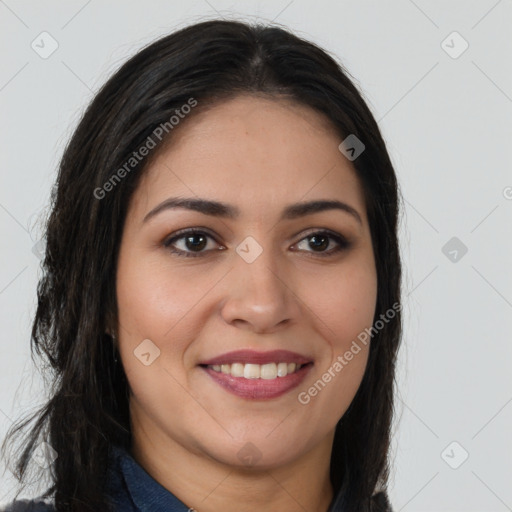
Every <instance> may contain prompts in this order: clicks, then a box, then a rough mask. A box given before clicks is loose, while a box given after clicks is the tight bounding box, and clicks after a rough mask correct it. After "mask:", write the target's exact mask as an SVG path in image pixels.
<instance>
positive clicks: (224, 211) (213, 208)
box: [143, 197, 363, 224]
mask: <svg viewBox="0 0 512 512" xmlns="http://www.w3.org/2000/svg"><path fill="white" fill-rule="evenodd" d="M177 208H183V209H186V210H193V211H196V212H199V213H203V214H205V215H211V216H214V217H221V218H225V219H236V218H238V217H240V209H239V208H237V207H236V206H232V205H229V204H226V203H221V202H219V201H213V200H209V199H198V198H181V197H170V198H168V199H166V200H165V201H163V202H162V203H160V204H159V205H157V206H155V208H153V209H152V210H151V211H150V212H149V213H147V214H146V216H145V217H144V220H143V222H147V221H148V220H149V219H151V218H153V217H155V216H156V215H158V214H159V213H161V212H163V211H165V210H173V209H177ZM327 210H341V211H343V212H345V213H348V214H350V215H351V216H352V217H354V218H355V219H356V220H357V221H358V222H359V223H360V224H362V223H363V221H362V220H361V216H360V215H359V213H358V212H357V210H356V209H355V208H353V207H352V206H350V205H348V204H346V203H344V202H342V201H338V200H336V199H329V200H326V199H319V200H316V201H309V202H304V203H295V204H291V205H289V206H287V207H286V208H284V210H283V211H282V213H281V220H293V219H297V218H299V217H304V216H306V215H312V214H314V213H318V212H323V211H327Z"/></svg>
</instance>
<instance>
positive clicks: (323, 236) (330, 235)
mask: <svg viewBox="0 0 512 512" xmlns="http://www.w3.org/2000/svg"><path fill="white" fill-rule="evenodd" d="M332 242H334V247H332V246H331V243H332ZM301 244H302V245H303V246H305V247H306V248H307V247H309V248H311V249H313V250H312V251H308V250H307V249H305V250H306V252H313V253H316V255H318V256H320V257H327V256H332V255H333V254H336V253H338V252H340V251H342V250H344V249H348V248H349V247H350V243H349V242H348V241H347V239H346V238H345V237H343V236H342V235H339V234H337V233H334V232H332V231H329V230H323V231H315V232H313V233H310V234H309V235H307V236H306V237H305V238H303V239H302V240H301V241H300V242H299V243H298V244H296V245H297V247H299V246H300V245H301ZM330 246H331V249H329V250H326V249H327V248H329V247H330Z"/></svg>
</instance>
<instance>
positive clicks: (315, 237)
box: [163, 228, 350, 258]
mask: <svg viewBox="0 0 512 512" xmlns="http://www.w3.org/2000/svg"><path fill="white" fill-rule="evenodd" d="M209 240H213V241H214V242H215V239H214V237H213V236H212V235H210V234H208V233H206V232H205V231H200V230H198V229H197V228H194V229H184V230H181V231H178V232H177V233H174V234H173V235H172V236H171V237H170V238H168V239H167V240H165V242H164V243H163V245H164V247H166V248H167V249H169V250H170V251H171V252H172V253H173V254H176V255H177V256H185V257H187V258H190V257H192V258H194V257H199V256H203V255H204V253H206V252H210V251H211V250H213V249H211V248H210V249H209V250H208V249H206V248H207V247H208V241H209ZM215 243H216V242H215ZM178 244H181V247H178ZM301 244H302V245H303V246H305V247H306V248H305V249H301V248H300V245H301ZM332 245H334V247H332ZM221 247H222V246H221ZM296 247H298V248H299V250H303V251H305V252H312V253H316V254H315V255H317V256H320V257H327V256H332V255H333V254H336V253H338V252H340V251H342V250H344V249H348V248H349V247H350V243H349V242H348V241H347V240H346V239H345V238H344V237H343V236H342V235H340V234H338V233H334V232H332V231H329V230H321V231H314V232H312V233H310V234H308V235H307V236H306V237H304V238H302V240H300V241H299V242H298V243H297V244H296ZM308 247H309V248H311V249H312V251H309V250H308V249H307V248H308ZM329 247H331V248H330V249H329ZM205 249H206V250H205ZM224 249H225V247H224ZM327 249H328V250H327Z"/></svg>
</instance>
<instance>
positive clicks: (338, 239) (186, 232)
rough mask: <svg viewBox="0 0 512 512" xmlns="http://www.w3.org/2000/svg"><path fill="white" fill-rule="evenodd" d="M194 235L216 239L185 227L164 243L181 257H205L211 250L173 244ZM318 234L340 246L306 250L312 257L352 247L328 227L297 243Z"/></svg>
mask: <svg viewBox="0 0 512 512" xmlns="http://www.w3.org/2000/svg"><path fill="white" fill-rule="evenodd" d="M193 235H205V236H206V237H208V238H211V239H213V240H215V239H214V237H213V236H212V235H210V234H208V233H206V232H205V231H199V230H198V229H196V228H192V229H184V230H181V231H177V232H176V233H174V234H173V235H172V237H171V238H167V239H166V240H165V241H164V242H163V245H164V247H166V248H167V249H168V250H169V251H170V252H171V253H173V254H176V255H177V256H180V257H185V258H199V257H203V256H204V254H205V253H208V252H209V251H200V252H195V253H194V252H187V251H183V250H181V249H176V248H175V247H173V245H172V244H173V243H175V242H176V241H178V240H181V239H183V238H186V237H187V236H193ZM318 235H326V236H327V237H328V238H329V239H332V240H334V241H335V242H336V243H337V244H338V247H337V248H335V249H331V250H329V251H324V252H314V251H306V252H312V253H313V256H312V257H316V256H318V257H320V258H328V257H330V256H334V255H335V254H338V253H339V252H341V251H343V250H346V249H348V248H349V247H350V245H351V244H350V243H349V242H348V241H347V239H346V238H345V237H343V236H341V235H339V234H336V233H334V232H332V231H330V230H327V229H323V230H319V231H313V232H311V233H308V234H307V235H306V236H305V237H303V238H301V239H300V240H299V242H297V243H300V242H302V241H303V240H306V239H308V238H312V237H313V236H318Z"/></svg>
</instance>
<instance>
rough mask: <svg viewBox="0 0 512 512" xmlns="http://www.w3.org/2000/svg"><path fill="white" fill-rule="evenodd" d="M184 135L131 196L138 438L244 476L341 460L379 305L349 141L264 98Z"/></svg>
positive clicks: (126, 304)
mask: <svg viewBox="0 0 512 512" xmlns="http://www.w3.org/2000/svg"><path fill="white" fill-rule="evenodd" d="M179 128H180V130H179V131H176V132H175V133H174V134H173V137H174V138H173V140H172V141H171V143H170V144H169V145H168V146H167V147H166V148H165V149H164V150H163V151H161V152H160V154H159V155H158V156H157V157H156V158H155V159H154V160H153V161H152V163H151V164H150V166H149V167H148V168H147V170H146V171H145V174H144V176H143V177H142V179H141V182H140V184H139V186H138V188H137V189H136V191H135V192H134V194H133V196H132V200H131V203H130V206H129V211H128V213H127V217H126V222H125V227H124V232H123V236H122V241H121V249H120V255H119V261H118V269H117V300H118V337H119V346H120V354H121V359H122V363H123V366H124V368H125V372H126V374H127V378H128V381H129V385H130V388H131V397H130V410H131V417H132V423H133V425H132V428H133V429H134V437H135V438H136V439H139V440H144V439H145V440H146V441H147V442H148V443H149V444H152V445H153V446H158V449H159V450H173V449H176V448H179V449H180V450H181V452H182V453H190V454H194V455H195V456H201V457H205V458H208V459H210V460H215V461H217V462H220V463H223V464H227V465H229V466H232V467H233V466H243V465H244V464H247V461H248V458H249V459H251V461H252V464H255V465H259V466H261V467H265V468H272V467H278V466H280V465H284V464H288V463H290V462H293V461H295V460H299V459H300V457H302V456H304V454H306V453H311V452H312V450H323V453H330V449H331V443H332V437H333V433H334V429H335V426H336V423H337V422H338V421H339V419H340V418H341V417H342V416H343V414H344V412H345V411H346V409H347V408H348V406H349V405H350V403H351V401H352V399H353V398H354V395H355V393H356V391H357V389H358V387H359V385H360V383H361V380H362V377H363V374H364V370H365V367H366V362H367V357H368V351H369V346H368V345H364V344H361V343H358V345H359V350H358V351H357V352H356V349H354V344H353V342H354V340H357V336H358V335H359V334H360V333H361V332H362V331H364V329H365V328H369V327H371V325H372V321H373V317H374V313H375V304H376V296H377V277H376V269H375V262H374V255H373V248H372V243H371V236H370V230H369V225H368V219H367V215H366V207H365V202H364V196H363V189H362V186H361V184H360V183H359V180H358V178H357V176H356V173H355V171H354V168H353V167H352V164H351V162H349V161H348V160H347V159H346V158H345V157H344V156H343V154H342V153H341V152H340V151H339V149H338V146H339V144H340V142H341V139H340V137H339V136H338V135H337V134H336V133H335V131H334V129H333V128H332V127H331V126H330V125H329V123H328V121H327V119H326V118H324V117H323V116H322V115H321V114H319V113H316V112H315V111H313V110H311V109H309V108H307V107H304V106H300V105H298V104H295V103H285V102H283V101H276V100H272V99H263V98H257V97H253V96H240V97H237V98H236V99H233V100H230V101H228V102H224V103H222V104H219V105H218V106H216V107H214V108H212V109H210V110H208V111H205V112H203V113H198V114H196V115H195V117H193V118H190V119H187V120H186V124H183V126H181V127H179ZM173 198H174V199H180V200H182V201H183V200H185V199H190V200H191V201H196V203H195V205H194V204H192V203H191V202H188V203H187V202H183V203H182V204H181V206H180V205H176V204H175V203H174V204H173V203H172V200H173ZM201 201H208V202H210V203H204V202H201ZM323 201H328V202H338V203H321V202H323ZM316 202H318V203H316ZM217 203H221V204H217ZM306 203H311V204H313V203H316V207H315V206H314V205H313V206H312V207H311V208H309V209H308V208H306V207H303V205H305V204H306ZM335 204H338V205H339V206H338V207H334V206H333V205H335ZM301 205H302V206H301ZM348 352H351V354H352V356H351V357H350V356H349V355H348ZM141 442H142V441H141Z"/></svg>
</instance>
